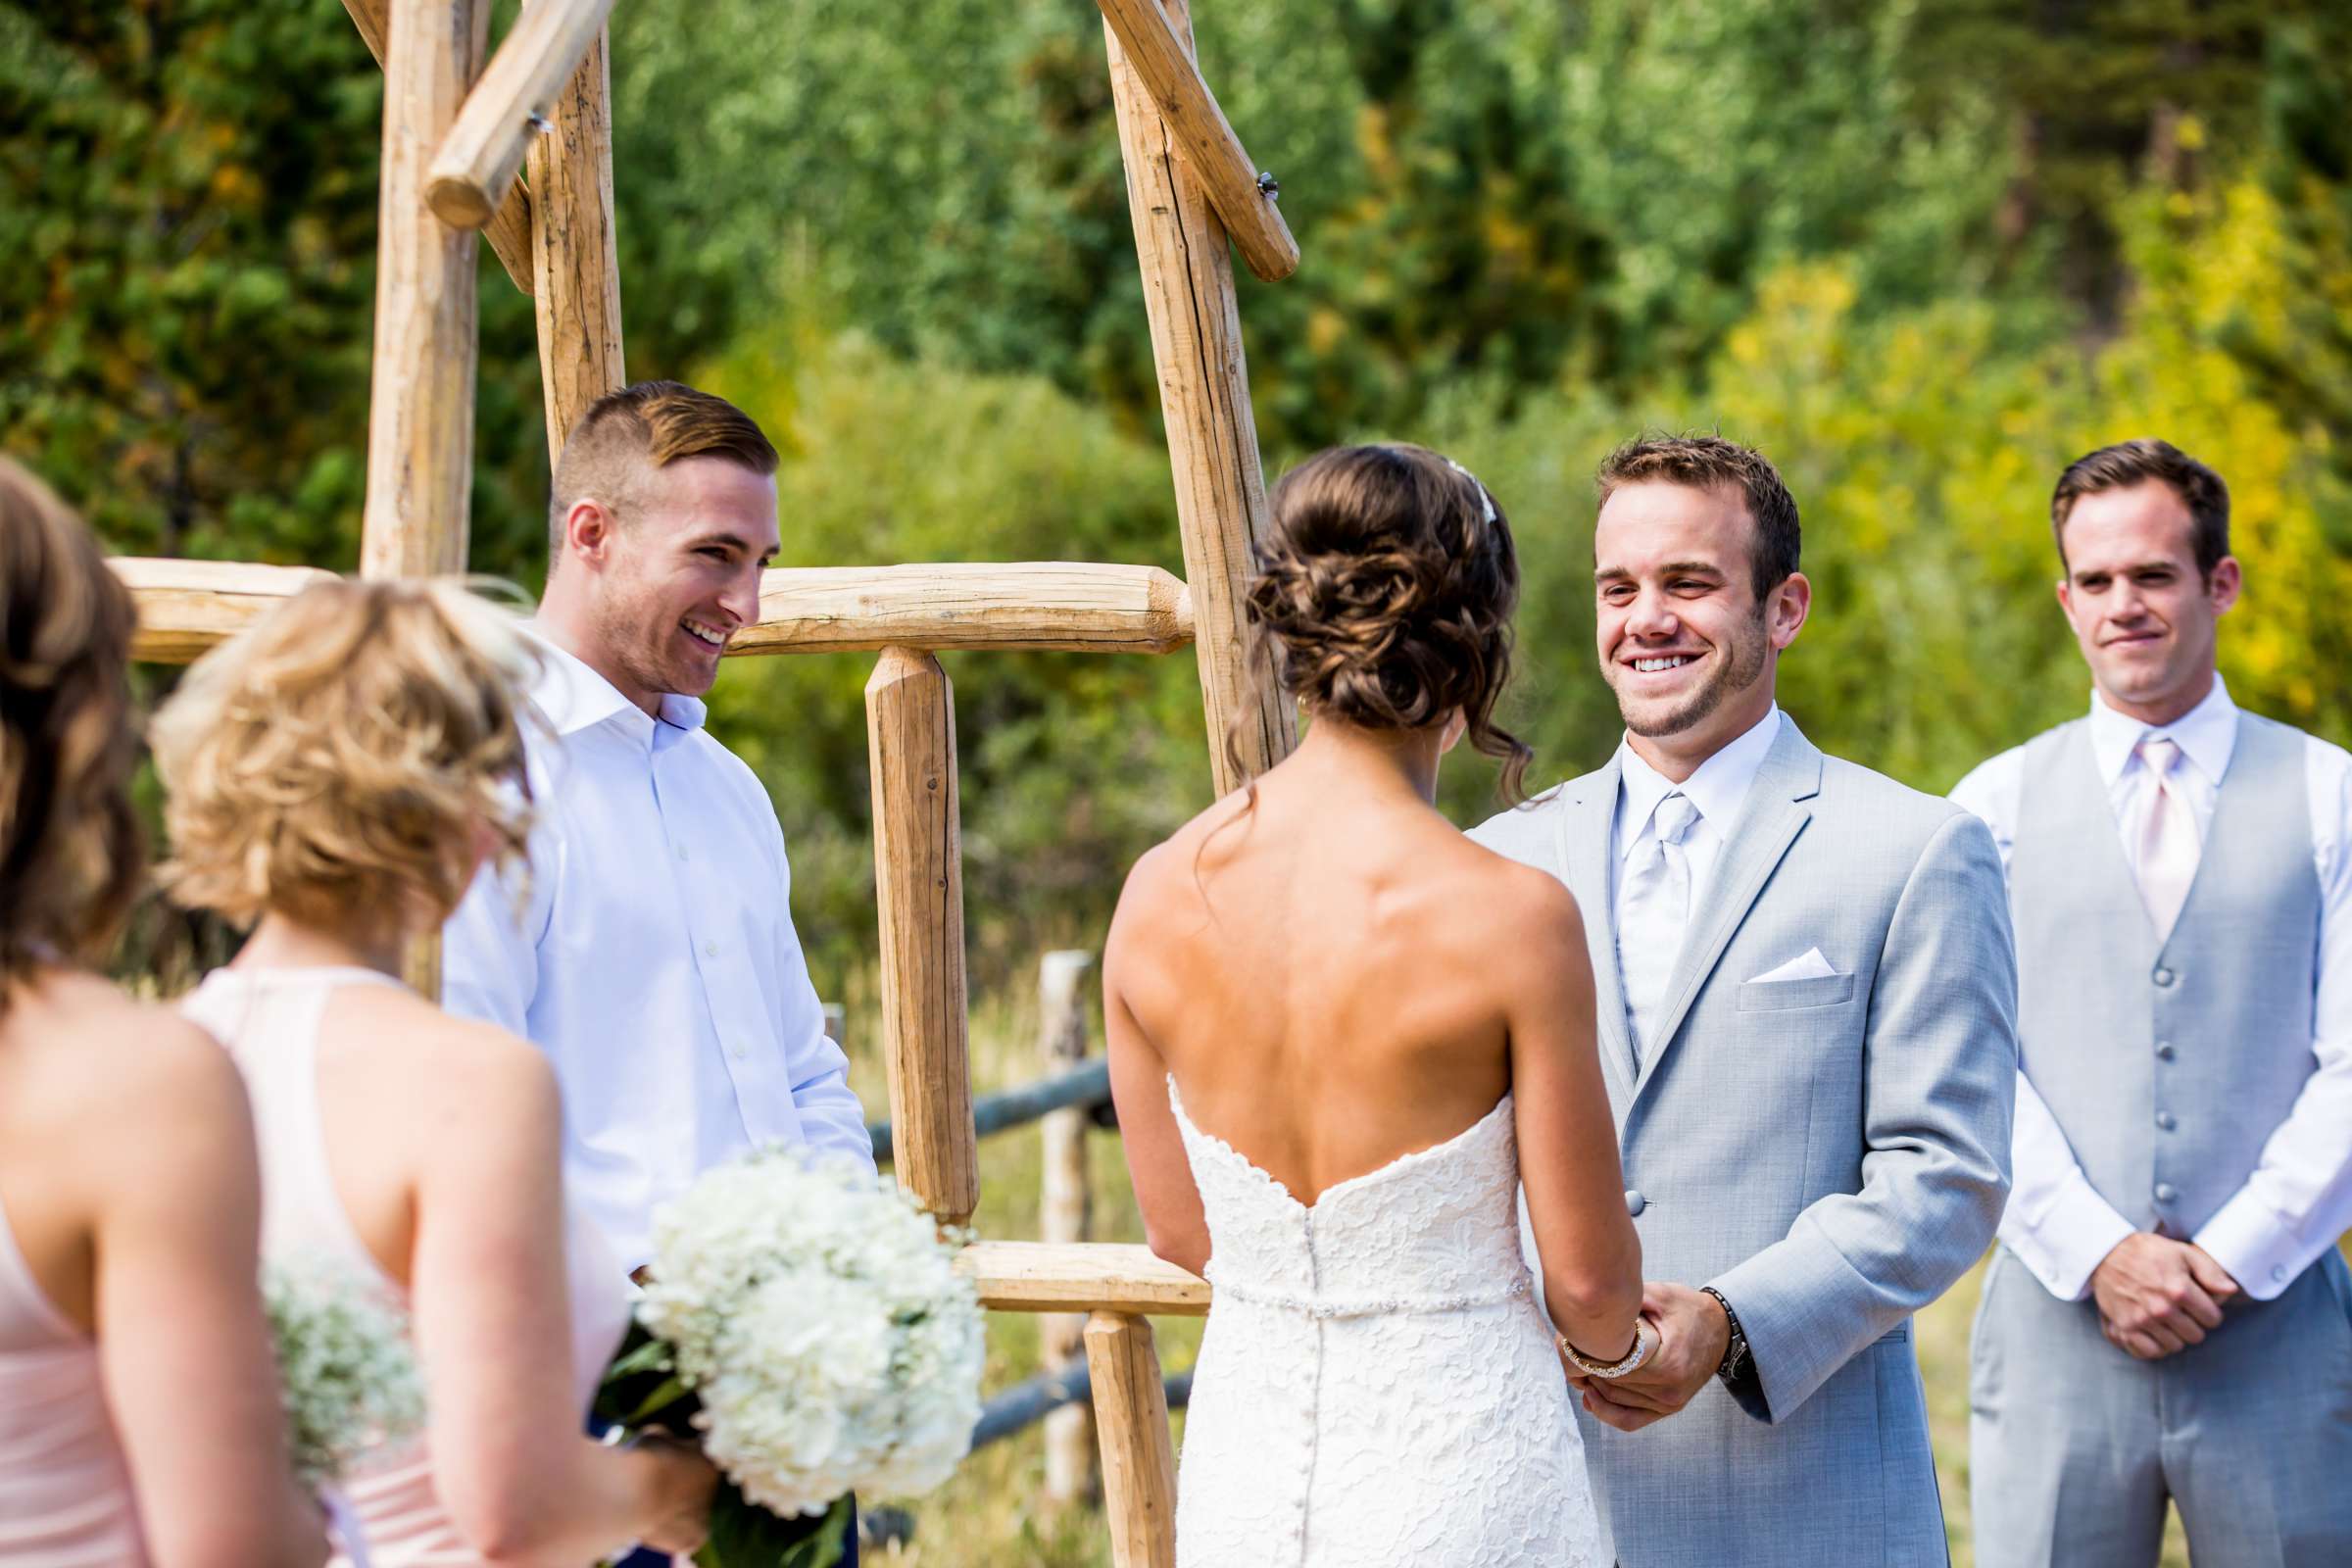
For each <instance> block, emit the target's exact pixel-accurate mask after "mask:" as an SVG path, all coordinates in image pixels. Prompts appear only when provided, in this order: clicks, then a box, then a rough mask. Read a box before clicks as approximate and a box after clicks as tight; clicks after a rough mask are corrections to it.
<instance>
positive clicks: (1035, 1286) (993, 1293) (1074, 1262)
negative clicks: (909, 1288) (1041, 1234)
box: [956, 1242, 1209, 1317]
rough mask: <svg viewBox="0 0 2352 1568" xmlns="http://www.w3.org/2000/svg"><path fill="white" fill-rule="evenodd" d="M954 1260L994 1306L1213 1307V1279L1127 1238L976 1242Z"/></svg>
mask: <svg viewBox="0 0 2352 1568" xmlns="http://www.w3.org/2000/svg"><path fill="white" fill-rule="evenodd" d="M956 1267H958V1268H960V1269H961V1270H963V1271H964V1272H965V1273H966V1274H969V1275H970V1276H971V1277H972V1280H973V1283H975V1284H976V1285H978V1286H979V1288H980V1304H981V1305H982V1306H985V1307H987V1308H988V1309H989V1310H990V1311H992V1312H1149V1313H1151V1314H1152V1315H1154V1316H1158V1317H1205V1316H1207V1315H1208V1298H1209V1289H1208V1281H1206V1280H1204V1279H1202V1278H1201V1276H1199V1275H1198V1274H1189V1273H1187V1272H1185V1271H1184V1270H1183V1269H1180V1268H1178V1267H1177V1266H1176V1265H1175V1264H1173V1263H1167V1262H1162V1261H1161V1260H1160V1259H1158V1258H1156V1257H1154V1256H1152V1250H1151V1249H1150V1248H1148V1247H1138V1246H1135V1245H1132V1244H1129V1243H1113V1242H1090V1243H1086V1244H1083V1245H1074V1244H1070V1243H1054V1242H974V1243H972V1245H971V1246H969V1247H967V1248H965V1249H964V1250H962V1251H961V1252H960V1253H958V1254H957V1255H956Z"/></svg>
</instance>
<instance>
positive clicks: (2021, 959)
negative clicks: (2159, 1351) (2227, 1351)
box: [2009, 712, 2320, 1238]
mask: <svg viewBox="0 0 2352 1568" xmlns="http://www.w3.org/2000/svg"><path fill="white" fill-rule="evenodd" d="M2303 750H2304V737H2303V735H2302V733H2301V732H2300V731H2299V730H2294V729H2290V728H2288V727H2287V726H2286V725H2284V724H2278V723H2274V722H2272V721H2271V720H2269V719H2266V718H2258V717H2256V716H2255V715H2254V714H2252V713H2246V712H2240V713H2239V714H2238V720H2237V746H2236V749H2235V750H2234V751H2233V752H2232V753H2231V754H2230V758H2229V770H2228V772H2227V773H2226V774H2225V775H2224V777H2223V779H2222V784H2221V790H2220V793H2219V797H2218V799H2217V801H2216V803H2215V806H2214V812H2213V822H2212V825H2211V826H2210V827H2208V828H2207V830H2206V834H2205V848H2204V852H2203V854H2202V855H2201V856H2200V857H2199V858H2198V861H2197V875H2196V881H2195V882H2194V883H2193V884H2192V885H2191V886H2190V888H2189V892H2188V902H2187V903H2186V904H2185V905H2183V906H2182V907H2181V909H2180V920H2179V921H2178V922H2177V923H2176V924H2175V925H2174V927H2173V931H2172V935H2171V937H2170V938H2169V939H2168V940H2167V941H2166V942H2165V943H2164V945H2163V946H2162V947H2161V948H2159V947H2158V946H2157V942H2156V930H2155V927H2154V925H2153V924H2152V923H2151V922H2150V921H2149V919H2148V912H2147V907H2146V906H2145V905H2143V904H2142V903H2141V902H2140V898H2139V888H2138V884H2137V883H2135V882H2134V881H2133V880H2132V877H2131V864H2130V862H2129V861H2127V860H2126V859H2125V858H2124V849H2123V845H2122V843H2121V842H2120V841H2119V839H2118V837H2117V834H2116V822H2115V811H2114V809H2113V808H2112V807H2111V806H2110V805H2109V804H2108V796H2107V788H2106V785H2105V784H2104V783H2103V782H2102V781H2101V780H2100V777H2099V770H2098V764H2097V763H2096V761H2094V760H2093V759H2092V756H2091V750H2090V727H2089V722H2088V721H2087V720H2085V719H2077V720H2076V721H2075V722H2073V723H2071V724H2062V725H2060V726H2059V727H2058V728H2056V729H2054V730H2051V731H2049V732H2048V733H2047V734H2044V735H2040V736H2037V737H2036V738H2034V740H2033V741H2031V742H2029V743H2028V744H2027V747H2026V757H2025V795H2024V799H2023V802H2022V806H2021V809H2020V810H2019V812H2018V829H2017V842H2016V846H2015V848H2014V850H2013V851H2012V852H2011V857H2010V874H2009V886H2010V900H2011V906H2012V909H2013V911H2014V914H2015V916H2016V923H2017V960H2018V964H2017V967H2018V1036H2019V1044H2020V1046H2021V1049H2022V1052H2023V1054H2024V1059H2025V1066H2026V1074H2027V1076H2028V1077H2030V1078H2031V1079H2032V1080H2033V1081H2034V1088H2035V1089H2036V1090H2037V1091H2039V1093H2040V1095H2041V1097H2042V1099H2043V1100H2045V1101H2047V1102H2048V1103H2049V1106H2050V1110H2051V1112H2052V1114H2054V1115H2056V1116H2057V1118H2058V1125H2059V1126H2060V1127H2061V1128H2062V1129H2064V1131H2065V1133H2066V1141H2067V1143H2068V1144H2069V1145H2071V1146H2072V1147H2073V1149H2074V1152H2075V1157H2076V1159H2077V1160H2079V1161H2081V1163H2082V1171H2083V1174H2084V1175H2085V1176H2087V1177H2088V1178H2089V1179H2090V1184H2091V1186H2092V1187H2094V1188H2096V1189H2097V1190H2098V1193H2099V1196H2100V1197H2102V1198H2104V1199H2106V1200H2107V1201H2108V1202H2110V1203H2113V1204H2114V1205H2115V1207H2116V1210H2117V1211H2118V1212H2119V1213H2121V1214H2122V1215H2123V1216H2124V1217H2125V1218H2126V1219H2128V1220H2130V1221H2131V1223H2132V1224H2133V1225H2135V1226H2137V1227H2138V1228H2140V1229H2142V1230H2162V1231H2163V1232H2165V1233H2166V1234H2167V1235H2171V1236H2177V1237H2183V1238H2185V1237H2188V1236H2191V1235H2194V1234H2195V1232H2196V1231H2197V1229H2198V1227H2200V1226H2202V1225H2203V1224H2204V1223H2205V1222H2206V1221H2207V1220H2209V1219H2211V1218H2212V1217H2213V1215H2214V1213H2215V1212H2216V1211H2217V1210H2218V1209H2220V1207H2221V1206H2222V1204H2223V1203H2225V1202H2227V1201H2229V1198H2230V1197H2231V1195H2233V1194H2234V1193H2236V1191H2237V1190H2238V1188H2240V1187H2241V1186H2243V1185H2244V1184H2245V1180H2246V1177H2247V1176H2248V1175H2249V1174H2250V1173H2251V1172H2252V1171H2253V1169H2254V1166H2255V1163H2256V1162H2257V1161H2258V1160H2259V1159H2260V1158H2261V1155H2262V1147H2263V1145H2264V1144H2265V1143H2266V1142H2267V1141H2268V1140H2269V1138H2270V1136H2271V1134H2272V1133H2273V1132H2274V1131H2276V1130H2277V1129H2278V1124H2279V1123H2280V1122H2282V1121H2284V1120H2286V1116H2287V1112H2288V1110H2289V1109H2290V1108H2292V1106H2293V1105H2294V1103H2295V1097H2296V1096H2297V1095H2298V1094H2300V1093H2301V1092H2302V1089H2303V1083H2304V1080H2305V1079H2307V1078H2309V1077H2310V1076H2311V1074H2312V1070H2313V1068H2314V1066H2315V1065H2316V1061H2315V1058H2314V1057H2313V1055H2312V1049H2311V1042H2312V1021H2313V986H2314V976H2315V966H2316V964H2317V962H2318V946H2319V924H2320V880H2319V872H2318V870H2317V869H2316V868H2315V867H2314V865H2313V864H2312V842H2311V810H2310V806H2309V800H2308V787H2307V785H2306V784H2305V782H2304V772H2303Z"/></svg>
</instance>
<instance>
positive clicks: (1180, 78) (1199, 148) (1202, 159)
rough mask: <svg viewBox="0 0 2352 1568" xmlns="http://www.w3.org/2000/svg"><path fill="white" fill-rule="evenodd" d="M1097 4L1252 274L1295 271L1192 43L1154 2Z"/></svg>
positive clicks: (1293, 244) (1274, 211)
mask: <svg viewBox="0 0 2352 1568" xmlns="http://www.w3.org/2000/svg"><path fill="white" fill-rule="evenodd" d="M1096 4H1097V5H1098V6H1099V7H1100V8H1101V10H1102V12H1103V22H1104V23H1106V24H1107V25H1109V27H1110V31H1111V34H1112V36H1114V37H1115V38H1117V39H1118V43H1119V49H1120V53H1121V54H1122V55H1123V56H1124V57H1125V60H1126V63H1127V66H1128V69H1129V70H1131V71H1133V72H1134V73H1135V75H1136V78H1137V79H1138V80H1139V81H1141V82H1142V83H1143V85H1144V88H1145V90H1146V91H1148V92H1150V93H1151V95H1152V103H1153V105H1154V106H1156V107H1157V109H1158V110H1159V118H1160V123H1162V124H1164V125H1166V126H1167V128H1168V130H1169V131H1170V132H1171V133H1172V134H1173V135H1174V136H1175V138H1176V142H1177V145H1178V146H1180V147H1182V148H1183V149H1184V156H1185V161H1186V163H1187V164H1188V165H1189V166H1190V168H1191V170H1192V172H1193V174H1194V175H1195V176H1196V177H1197V178H1198V179H1199V180H1200V182H1201V194H1203V195H1205V196H1206V197H1207V198H1208V201H1209V205H1210V206H1212V207H1214V208H1215V209H1216V211H1217V217H1218V218H1219V219H1221V220H1223V221H1224V224H1225V230H1226V232H1227V233H1229V234H1231V235H1232V236H1233V243H1234V245H1235V247H1236V248H1237V249H1239V250H1240V251H1241V253H1242V260H1243V261H1244V262H1247V263H1248V264H1249V267H1250V270H1251V271H1252V272H1255V273H1256V274H1257V275H1258V276H1259V277H1261V278H1264V279H1265V280H1266V281H1267V282H1269V283H1274V282H1279V281H1281V280H1282V279H1283V278H1286V277H1288V276H1290V275H1291V274H1292V273H1293V272H1295V271H1297V270H1299V242H1298V241H1297V240H1296V239H1293V238H1292V237H1291V225H1290V224H1289V223H1287V222H1285V221H1283V217H1282V211H1281V209H1280V208H1278V207H1276V206H1275V205H1274V198H1273V197H1272V196H1270V195H1268V194H1267V193H1266V192H1264V191H1262V190H1260V189H1259V188H1258V183H1257V174H1258V170H1257V166H1256V165H1255V164H1253V163H1251V162H1250V154H1249V152H1248V150H1247V149H1245V148H1244V147H1243V146H1242V139H1241V137H1239V136H1237V135H1235V134H1234V131H1233V125H1232V123H1230V122H1228V121H1227V120H1226V118H1225V111H1224V110H1223V109H1222V108H1220V107H1219V106H1218V104H1217V99H1216V95H1215V94H1214V93H1212V92H1210V91H1209V90H1208V83H1207V81H1205V80H1204V79H1202V77H1201V67H1200V64H1199V62H1198V61H1196V60H1195V59H1194V58H1193V52H1192V46H1191V40H1190V38H1189V37H1187V36H1183V35H1180V34H1179V33H1178V32H1177V30H1176V28H1175V26H1174V25H1171V24H1170V22H1169V21H1168V15H1167V13H1166V12H1164V11H1162V10H1161V9H1160V7H1159V0H1096Z"/></svg>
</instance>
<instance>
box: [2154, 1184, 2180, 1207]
mask: <svg viewBox="0 0 2352 1568" xmlns="http://www.w3.org/2000/svg"><path fill="white" fill-rule="evenodd" d="M2179 1197H2180V1193H2179V1192H2178V1191H2176V1190H2175V1189H2174V1187H2173V1184H2172V1183H2171V1182H2158V1183H2157V1184H2156V1201H2158V1202H2159V1203H2169V1202H2171V1201H2173V1200H2174V1199H2176V1198H2179Z"/></svg>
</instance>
